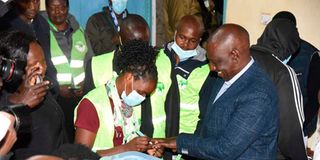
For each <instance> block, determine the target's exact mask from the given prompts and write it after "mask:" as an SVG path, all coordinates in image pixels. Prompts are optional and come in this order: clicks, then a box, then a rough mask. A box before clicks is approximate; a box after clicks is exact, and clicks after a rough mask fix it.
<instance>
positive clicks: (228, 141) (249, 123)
mask: <svg viewBox="0 0 320 160" xmlns="http://www.w3.org/2000/svg"><path fill="white" fill-rule="evenodd" d="M275 102H276V101H275V100H271V97H270V96H269V95H266V94H265V93H254V94H250V95H248V96H246V99H245V100H243V101H241V102H239V103H238V104H239V106H237V110H236V111H235V113H234V114H233V115H234V116H233V117H232V119H231V120H230V122H229V124H228V126H227V127H226V128H225V131H224V133H222V135H221V136H220V137H219V138H217V137H206V138H201V137H199V136H196V135H192V134H180V135H179V136H178V137H177V139H176V148H177V152H178V153H184V154H188V155H190V156H193V157H201V158H203V159H235V158H236V157H238V156H239V155H240V154H241V153H243V152H244V151H245V150H246V149H247V148H248V147H249V146H250V145H251V144H252V143H253V142H254V141H256V140H257V139H258V138H259V136H261V134H262V133H261V132H262V131H263V130H265V127H266V126H268V125H266V124H268V123H272V122H270V120H271V119H270V118H269V117H270V116H275V114H276V113H277V112H278V110H277V107H276V105H275ZM257 106H259V107H257ZM274 119H275V120H277V118H274ZM275 124H277V123H275ZM269 126H270V125H269ZM274 127H276V126H274ZM275 132H276V130H275ZM171 142H172V141H171ZM173 142H174V141H173ZM171 145H172V144H171ZM172 146H174V145H172Z"/></svg>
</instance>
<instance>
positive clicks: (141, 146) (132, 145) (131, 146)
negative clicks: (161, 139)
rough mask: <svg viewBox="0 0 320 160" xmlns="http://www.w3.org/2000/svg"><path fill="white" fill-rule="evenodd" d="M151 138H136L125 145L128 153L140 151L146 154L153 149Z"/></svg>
mask: <svg viewBox="0 0 320 160" xmlns="http://www.w3.org/2000/svg"><path fill="white" fill-rule="evenodd" d="M149 140H150V138H148V137H136V138H134V139H132V140H131V141H130V142H129V143H127V144H125V149H126V151H138V152H145V151H147V150H148V149H150V148H151V146H150V145H149Z"/></svg>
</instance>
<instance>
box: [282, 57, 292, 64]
mask: <svg viewBox="0 0 320 160" xmlns="http://www.w3.org/2000/svg"><path fill="white" fill-rule="evenodd" d="M290 58H291V55H290V56H289V57H288V58H287V59H285V60H283V61H282V63H283V64H287V63H288V62H289V61H290Z"/></svg>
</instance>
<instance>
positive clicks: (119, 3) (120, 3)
mask: <svg viewBox="0 0 320 160" xmlns="http://www.w3.org/2000/svg"><path fill="white" fill-rule="evenodd" d="M127 1H128V0H112V9H113V11H114V12H116V13H117V14H121V13H122V12H123V11H124V10H125V9H126V8H127Z"/></svg>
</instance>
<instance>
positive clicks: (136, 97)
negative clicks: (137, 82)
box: [121, 80, 146, 107]
mask: <svg viewBox="0 0 320 160" xmlns="http://www.w3.org/2000/svg"><path fill="white" fill-rule="evenodd" d="M132 85H133V80H132ZM124 88H126V86H125V87H124ZM121 98H122V99H123V101H124V103H125V104H127V105H128V106H131V107H134V106H137V105H138V104H140V103H141V102H142V101H144V100H145V98H146V97H144V96H141V95H140V94H139V93H138V92H137V91H136V90H133V86H132V91H131V93H129V95H126V92H125V90H124V91H123V92H122V94H121Z"/></svg>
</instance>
